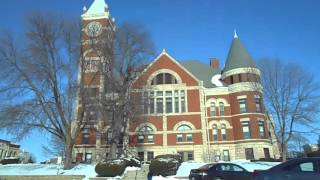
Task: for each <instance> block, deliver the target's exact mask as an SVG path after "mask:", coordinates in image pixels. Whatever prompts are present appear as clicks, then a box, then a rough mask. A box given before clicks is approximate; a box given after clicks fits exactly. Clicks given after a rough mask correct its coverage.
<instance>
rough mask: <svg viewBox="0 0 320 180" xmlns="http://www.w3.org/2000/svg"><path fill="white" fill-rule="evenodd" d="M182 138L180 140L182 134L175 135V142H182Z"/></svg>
mask: <svg viewBox="0 0 320 180" xmlns="http://www.w3.org/2000/svg"><path fill="white" fill-rule="evenodd" d="M182 141H183V138H182V134H177V142H182Z"/></svg>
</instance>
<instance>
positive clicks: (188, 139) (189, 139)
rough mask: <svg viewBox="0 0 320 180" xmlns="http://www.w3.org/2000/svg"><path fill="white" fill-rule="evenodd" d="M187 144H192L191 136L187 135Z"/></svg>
mask: <svg viewBox="0 0 320 180" xmlns="http://www.w3.org/2000/svg"><path fill="white" fill-rule="evenodd" d="M187 142H192V134H187Z"/></svg>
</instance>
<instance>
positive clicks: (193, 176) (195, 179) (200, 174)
mask: <svg viewBox="0 0 320 180" xmlns="http://www.w3.org/2000/svg"><path fill="white" fill-rule="evenodd" d="M213 165H215V164H213V163H211V164H206V165H203V166H201V167H199V168H198V169H191V171H190V175H189V179H190V180H202V179H205V176H207V174H208V169H209V168H210V167H212V166H213Z"/></svg>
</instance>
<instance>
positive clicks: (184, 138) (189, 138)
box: [177, 124, 193, 142]
mask: <svg viewBox="0 0 320 180" xmlns="http://www.w3.org/2000/svg"><path fill="white" fill-rule="evenodd" d="M191 130H192V128H191V127H190V126H188V125H186V124H182V125H181V126H179V127H178V128H177V131H181V132H184V131H191ZM183 141H186V142H192V141H193V138H192V134H191V133H188V134H185V135H183V134H177V142H183Z"/></svg>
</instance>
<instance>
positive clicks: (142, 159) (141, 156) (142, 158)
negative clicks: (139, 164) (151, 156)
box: [138, 152, 144, 161]
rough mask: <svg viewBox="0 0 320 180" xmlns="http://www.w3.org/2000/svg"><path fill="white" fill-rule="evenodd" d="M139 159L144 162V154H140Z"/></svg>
mask: <svg viewBox="0 0 320 180" xmlns="http://www.w3.org/2000/svg"><path fill="white" fill-rule="evenodd" d="M138 157H139V159H140V161H144V152H138Z"/></svg>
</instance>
